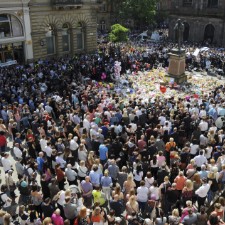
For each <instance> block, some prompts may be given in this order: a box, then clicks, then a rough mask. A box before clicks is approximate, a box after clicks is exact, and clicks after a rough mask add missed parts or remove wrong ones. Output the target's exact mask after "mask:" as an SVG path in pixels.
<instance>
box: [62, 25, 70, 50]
mask: <svg viewBox="0 0 225 225" xmlns="http://www.w3.org/2000/svg"><path fill="white" fill-rule="evenodd" d="M69 29H70V27H69V25H68V24H67V23H65V24H63V26H62V49H63V52H69V51H70V31H69Z"/></svg>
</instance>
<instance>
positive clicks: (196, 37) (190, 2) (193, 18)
mask: <svg viewBox="0 0 225 225" xmlns="http://www.w3.org/2000/svg"><path fill="white" fill-rule="evenodd" d="M169 14H170V16H169V37H170V38H171V39H172V40H175V39H176V35H175V32H174V26H175V24H176V21H177V19H178V18H180V19H181V20H182V22H183V23H184V32H183V41H192V42H202V43H213V44H216V45H218V46H224V45H225V29H224V28H225V1H224V0H172V1H171V9H170V13H169Z"/></svg>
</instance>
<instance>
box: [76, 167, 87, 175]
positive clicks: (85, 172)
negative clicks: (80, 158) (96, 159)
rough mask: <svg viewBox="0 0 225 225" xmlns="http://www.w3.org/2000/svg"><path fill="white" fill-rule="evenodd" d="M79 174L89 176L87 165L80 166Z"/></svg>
mask: <svg viewBox="0 0 225 225" xmlns="http://www.w3.org/2000/svg"><path fill="white" fill-rule="evenodd" d="M77 171H78V176H79V177H86V176H87V171H88V169H87V167H86V166H79V167H78V169H77Z"/></svg>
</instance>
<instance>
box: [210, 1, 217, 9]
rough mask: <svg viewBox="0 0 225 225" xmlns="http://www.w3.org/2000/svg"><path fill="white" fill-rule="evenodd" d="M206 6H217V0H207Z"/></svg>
mask: <svg viewBox="0 0 225 225" xmlns="http://www.w3.org/2000/svg"><path fill="white" fill-rule="evenodd" d="M208 7H209V8H216V7H218V0H208Z"/></svg>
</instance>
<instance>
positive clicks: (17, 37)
mask: <svg viewBox="0 0 225 225" xmlns="http://www.w3.org/2000/svg"><path fill="white" fill-rule="evenodd" d="M28 3H29V0H10V1H7V0H1V1H0V66H3V65H10V64H13V63H16V62H19V63H22V62H24V61H27V60H30V59H32V58H33V49H32V39H31V26H30V16H29V7H28Z"/></svg>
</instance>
